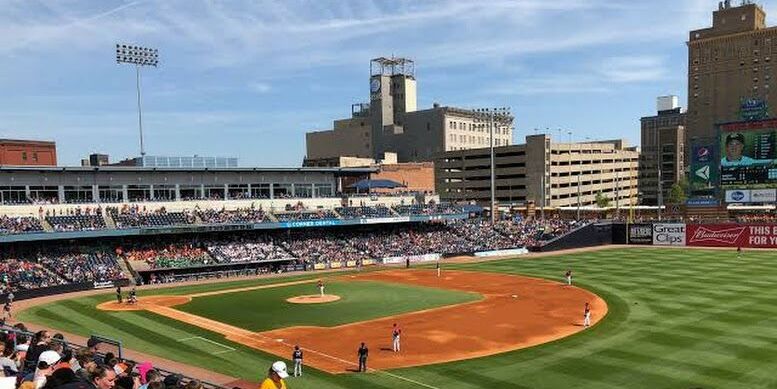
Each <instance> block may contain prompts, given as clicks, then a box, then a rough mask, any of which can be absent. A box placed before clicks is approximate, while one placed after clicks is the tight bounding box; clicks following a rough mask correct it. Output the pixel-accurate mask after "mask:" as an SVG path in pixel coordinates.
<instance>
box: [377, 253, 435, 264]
mask: <svg viewBox="0 0 777 389" xmlns="http://www.w3.org/2000/svg"><path fill="white" fill-rule="evenodd" d="M408 259H409V260H410V262H429V261H439V260H440V254H437V253H434V254H423V255H403V256H401V257H386V258H383V263H388V264H392V263H393V264H396V263H405V262H407V260H408Z"/></svg>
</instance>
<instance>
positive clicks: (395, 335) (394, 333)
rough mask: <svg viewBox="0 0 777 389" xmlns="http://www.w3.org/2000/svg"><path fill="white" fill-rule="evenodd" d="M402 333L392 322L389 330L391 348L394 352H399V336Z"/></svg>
mask: <svg viewBox="0 0 777 389" xmlns="http://www.w3.org/2000/svg"><path fill="white" fill-rule="evenodd" d="M400 335H402V330H401V329H400V328H399V327H398V326H397V323H394V328H393V329H392V330H391V340H392V346H391V348H392V350H394V352H395V353H397V352H399V337H400Z"/></svg>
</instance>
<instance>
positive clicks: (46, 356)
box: [19, 350, 61, 389]
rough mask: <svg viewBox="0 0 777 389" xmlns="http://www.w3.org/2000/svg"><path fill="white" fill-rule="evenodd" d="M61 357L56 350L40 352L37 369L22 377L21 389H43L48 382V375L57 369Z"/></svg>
mask: <svg viewBox="0 0 777 389" xmlns="http://www.w3.org/2000/svg"><path fill="white" fill-rule="evenodd" d="M60 359H61V357H60V355H59V354H57V352H56V351H51V350H46V351H44V352H42V353H40V355H39V356H38V361H37V362H38V364H37V365H36V366H35V371H33V372H32V373H30V374H27V375H26V376H25V377H24V378H22V384H21V385H20V386H19V389H41V388H42V387H43V385H45V384H46V379H47V377H48V376H50V375H51V373H53V372H54V370H56V368H55V365H56V364H57V363H59V360H60Z"/></svg>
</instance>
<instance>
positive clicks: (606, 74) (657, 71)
mask: <svg viewBox="0 0 777 389" xmlns="http://www.w3.org/2000/svg"><path fill="white" fill-rule="evenodd" d="M597 71H598V73H599V74H601V76H602V77H603V78H605V79H607V80H609V81H612V82H615V83H635V82H647V81H659V80H662V79H664V78H666V77H667V75H668V73H669V69H667V66H666V63H665V60H664V58H663V57H662V56H649V55H637V56H629V57H611V58H607V59H605V60H604V61H603V62H602V63H601V66H600V67H599V68H598V69H597Z"/></svg>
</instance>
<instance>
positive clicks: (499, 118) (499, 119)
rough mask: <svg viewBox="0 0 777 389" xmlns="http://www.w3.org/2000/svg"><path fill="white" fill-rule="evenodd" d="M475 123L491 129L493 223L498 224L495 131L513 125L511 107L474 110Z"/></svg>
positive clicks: (480, 126)
mask: <svg viewBox="0 0 777 389" xmlns="http://www.w3.org/2000/svg"><path fill="white" fill-rule="evenodd" d="M474 114H475V115H474V118H475V123H476V124H477V125H478V126H479V128H483V127H486V126H487V128H488V129H489V134H490V135H489V144H490V149H491V223H495V222H496V173H495V167H494V140H495V139H494V131H496V130H497V126H499V127H500V128H501V127H504V126H507V127H510V126H512V125H513V120H514V118H513V115H512V114H511V113H510V108H509V107H499V108H480V109H476V110H474Z"/></svg>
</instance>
